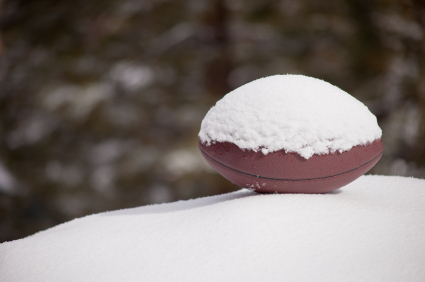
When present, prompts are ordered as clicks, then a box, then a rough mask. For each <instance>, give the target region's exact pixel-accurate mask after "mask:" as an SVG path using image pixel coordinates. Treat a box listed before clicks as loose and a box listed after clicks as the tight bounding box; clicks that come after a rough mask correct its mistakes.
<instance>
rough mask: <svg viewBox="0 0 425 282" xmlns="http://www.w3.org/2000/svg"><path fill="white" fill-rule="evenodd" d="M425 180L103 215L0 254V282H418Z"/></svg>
mask: <svg viewBox="0 0 425 282" xmlns="http://www.w3.org/2000/svg"><path fill="white" fill-rule="evenodd" d="M424 203H425V180H420V179H414V178H403V177H388V176H363V177H361V178H359V179H358V180H356V181H354V182H352V183H350V184H349V185H347V186H345V187H343V188H341V189H339V190H337V191H335V192H332V193H328V194H269V195H261V194H256V193H254V192H251V191H248V190H244V189H243V190H240V191H237V192H234V193H229V194H224V195H220V196H214V197H207V198H200V199H195V200H189V201H180V202H175V203H169V204H161V205H152V206H145V207H139V208H133V209H127V210H120V211H114V212H106V213H101V214H96V215H91V216H87V217H84V218H80V219H76V220H73V221H70V222H67V223H65V224H62V225H58V226H56V227H54V228H51V229H48V230H46V231H43V232H40V233H37V234H35V235H33V236H30V237H27V238H24V239H21V240H16V241H12V242H7V243H3V244H0V281H2V282H18V281H19V282H30V281H31V282H39V281H61V282H62V281H79V282H92V281H93V282H94V281H95V282H98V281H102V282H112V281H114V282H115V281H117V282H118V281H119V282H121V281H126V282H130V281H338V282H339V281H425V267H424V266H425V220H424V215H425V205H424Z"/></svg>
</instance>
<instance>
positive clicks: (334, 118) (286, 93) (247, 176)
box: [198, 74, 383, 193]
mask: <svg viewBox="0 0 425 282" xmlns="http://www.w3.org/2000/svg"><path fill="white" fill-rule="evenodd" d="M198 137H199V138H198V146H199V149H200V151H201V153H202V156H203V157H204V158H205V160H206V161H207V162H208V163H209V164H210V165H211V166H212V167H213V168H214V169H215V170H216V171H217V172H218V173H220V174H221V175H222V176H224V177H225V178H227V179H228V180H230V181H231V182H233V183H235V184H237V185H239V186H241V187H244V188H248V189H252V190H255V191H257V192H261V193H326V192H330V191H333V190H335V189H338V188H340V187H342V186H344V185H347V184H348V183H350V182H351V181H353V180H355V179H357V178H358V177H360V176H362V175H363V174H364V173H366V172H367V171H368V170H369V169H371V168H372V167H373V166H374V165H375V163H376V162H378V160H379V159H380V158H381V156H382V153H383V143H382V140H381V137H382V130H381V129H380V128H379V125H378V122H377V119H376V117H375V115H373V114H372V113H371V112H370V111H369V109H368V107H366V106H365V105H364V104H363V103H362V102H360V101H359V100H357V99H356V98H354V97H353V96H351V95H350V94H348V93H347V92H345V91H343V90H341V89H340V88H338V87H336V86H334V85H332V84H330V83H328V82H326V81H323V80H320V79H317V78H313V77H308V76H304V75H290V74H288V75H274V76H269V77H264V78H260V79H257V80H254V81H251V82H249V83H247V84H245V85H242V86H241V87H239V88H237V89H235V90H233V91H231V92H229V93H228V94H226V95H225V96H224V97H223V98H222V99H221V100H219V101H217V103H216V104H215V106H213V107H212V108H211V109H210V110H209V111H208V113H207V114H206V115H205V117H204V119H203V120H202V123H201V130H200V132H199V134H198Z"/></svg>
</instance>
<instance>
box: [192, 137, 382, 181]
mask: <svg viewBox="0 0 425 282" xmlns="http://www.w3.org/2000/svg"><path fill="white" fill-rule="evenodd" d="M198 147H199V150H200V151H201V153H202V154H203V155H204V156H206V157H208V158H209V159H210V160H212V161H214V162H216V163H217V164H219V165H221V166H224V167H225V168H228V169H230V170H233V171H235V172H239V173H242V174H245V175H249V176H253V177H255V178H262V179H268V180H276V181H308V180H320V179H326V178H331V177H335V176H339V175H343V174H346V173H350V172H353V171H355V170H357V169H359V168H361V167H364V166H365V165H368V164H369V163H371V162H373V161H374V160H376V159H377V158H379V157H381V156H382V154H383V153H384V150H382V151H381V152H380V153H379V154H378V155H377V156H376V157H374V158H373V159H371V160H370V161H368V162H366V163H364V164H362V165H361V166H358V167H356V168H354V169H351V170H348V171H345V172H341V173H338V174H334V175H330V176H324V177H317V178H305V179H281V178H271V177H265V176H259V175H255V174H250V173H246V172H243V171H239V170H237V169H234V168H232V167H229V166H227V165H224V164H222V163H220V162H219V161H217V160H215V159H213V158H212V157H210V156H209V155H207V153H205V152H204V151H203V150H202V148H201V147H200V146H199V145H198Z"/></svg>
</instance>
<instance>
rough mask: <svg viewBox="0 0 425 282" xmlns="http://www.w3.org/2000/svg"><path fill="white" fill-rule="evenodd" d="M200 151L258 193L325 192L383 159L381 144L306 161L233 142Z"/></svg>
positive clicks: (201, 146)
mask: <svg viewBox="0 0 425 282" xmlns="http://www.w3.org/2000/svg"><path fill="white" fill-rule="evenodd" d="M199 149H200V150H201V152H202V155H203V156H204V158H205V159H206V160H207V162H208V163H209V164H210V165H211V166H212V167H213V168H214V169H215V170H216V171H217V172H219V173H220V174H221V175H223V176H224V177H225V178H227V179H228V180H230V181H231V182H233V183H235V184H237V185H239V186H241V187H244V188H251V189H255V190H256V191H259V192H266V193H267V192H269V193H273V192H280V193H324V192H329V191H332V190H335V189H338V188H340V187H342V186H344V185H347V184H348V183H350V182H351V181H353V180H355V179H357V178H358V177H360V176H361V175H363V174H364V173H366V172H367V171H368V170H369V169H370V168H372V167H373V166H374V165H375V163H376V162H378V160H379V159H380V158H381V156H382V153H383V143H382V141H381V140H380V139H379V140H375V141H374V142H372V143H371V144H368V145H365V146H355V147H353V148H351V149H350V150H349V151H346V152H342V153H339V152H336V153H333V154H327V155H313V156H312V157H311V158H310V159H308V160H306V159H304V158H302V157H301V156H300V155H298V154H296V153H285V151H283V150H281V151H277V152H273V153H269V154H267V155H264V154H263V153H261V152H254V151H252V150H242V149H240V148H239V147H238V146H236V145H235V144H233V143H228V142H224V143H216V144H211V145H210V146H206V145H205V144H202V142H200V141H199Z"/></svg>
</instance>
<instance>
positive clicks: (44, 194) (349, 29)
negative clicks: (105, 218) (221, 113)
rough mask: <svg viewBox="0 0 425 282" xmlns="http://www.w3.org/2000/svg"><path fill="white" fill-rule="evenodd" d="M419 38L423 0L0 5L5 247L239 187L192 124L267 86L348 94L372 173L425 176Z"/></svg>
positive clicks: (102, 0) (12, 1) (424, 22)
mask: <svg viewBox="0 0 425 282" xmlns="http://www.w3.org/2000/svg"><path fill="white" fill-rule="evenodd" d="M424 32H425V3H424V2H423V1H422V0H380V1H379V0H370V1H361V0H335V1H330V0H315V1H307V0H282V1H269V0H257V1H254V0H250V1H248V0H228V1H226V0H211V1H207V0H179V1H177V0H72V1H71V0H60V1H59V0H0V242H3V241H8V240H13V239H18V238H22V237H24V236H27V235H30V234H33V233H35V232H37V231H40V230H43V229H46V228H49V227H51V226H54V225H56V224H59V223H62V222H65V221H68V220H71V219H73V218H75V217H81V216H84V215H87V214H91V213H97V212H102V211H107V210H114V209H121V208H129V207H135V206H140V205H147V204H153V203H163V202H170V201H176V200H182V199H190V198H196V197H202V196H207V195H215V194H220V193H225V192H229V191H234V190H238V189H239V187H237V186H235V185H233V184H231V183H230V182H229V181H227V180H225V179H224V178H222V177H221V176H219V175H218V174H216V173H214V171H212V170H211V169H210V168H209V167H208V165H207V164H206V163H205V162H204V161H203V160H202V157H201V155H200V154H199V153H198V149H197V134H198V132H199V128H200V124H201V121H202V119H203V117H204V115H205V114H206V112H207V111H208V110H209V108H210V107H211V106H213V105H214V104H215V102H216V101H217V100H219V99H220V98H221V97H223V95H225V94H226V93H227V92H229V91H230V90H232V89H234V88H236V87H238V86H240V85H242V84H244V83H247V82H249V81H251V80H254V79H256V78H260V77H264V76H268V75H273V74H286V73H296V74H304V75H309V76H313V77H317V78H321V79H324V80H326V81H329V82H330V83H332V84H334V85H336V86H338V87H340V88H342V89H343V90H345V91H347V92H348V93H350V94H352V95H353V96H355V97H356V98H357V99H359V100H360V101H362V102H363V103H365V104H366V105H367V106H368V107H369V109H370V110H371V111H372V112H373V113H374V114H375V115H376V116H377V117H378V122H379V125H380V126H381V128H382V130H383V140H384V143H385V154H384V156H383V157H382V159H381V161H380V162H379V163H378V164H377V165H376V166H375V167H374V168H373V169H372V171H370V172H369V173H372V174H383V175H403V176H414V177H418V178H425V145H424V142H425V46H424V42H425V41H424ZM383 188H385V187H383ZM402 188H403V187H400V189H402Z"/></svg>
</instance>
